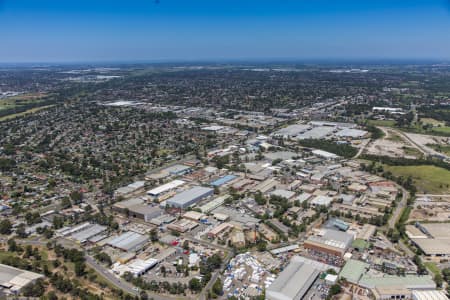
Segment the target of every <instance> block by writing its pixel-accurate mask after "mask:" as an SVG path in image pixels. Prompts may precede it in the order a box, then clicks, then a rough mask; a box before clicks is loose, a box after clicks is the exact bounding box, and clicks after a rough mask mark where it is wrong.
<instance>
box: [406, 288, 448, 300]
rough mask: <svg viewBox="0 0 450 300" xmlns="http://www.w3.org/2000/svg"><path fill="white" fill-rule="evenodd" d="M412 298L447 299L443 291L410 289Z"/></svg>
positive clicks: (419, 299)
mask: <svg viewBox="0 0 450 300" xmlns="http://www.w3.org/2000/svg"><path fill="white" fill-rule="evenodd" d="M412 299H413V300H448V298H447V296H446V295H445V293H444V292H443V291H434V290H431V291H417V290H416V291H412Z"/></svg>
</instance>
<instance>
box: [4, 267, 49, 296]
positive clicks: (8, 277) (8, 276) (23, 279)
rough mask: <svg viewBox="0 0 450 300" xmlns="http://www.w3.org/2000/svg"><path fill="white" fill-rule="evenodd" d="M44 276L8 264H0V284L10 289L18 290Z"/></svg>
mask: <svg viewBox="0 0 450 300" xmlns="http://www.w3.org/2000/svg"><path fill="white" fill-rule="evenodd" d="M42 277H44V276H43V275H41V274H38V273H34V272H30V271H25V270H21V269H18V268H14V267H11V266H8V265H3V264H0V286H4V287H7V288H9V289H10V290H11V291H14V292H16V291H20V290H21V289H22V288H23V287H24V286H26V285H27V284H29V283H31V282H33V281H35V280H36V279H39V278H42Z"/></svg>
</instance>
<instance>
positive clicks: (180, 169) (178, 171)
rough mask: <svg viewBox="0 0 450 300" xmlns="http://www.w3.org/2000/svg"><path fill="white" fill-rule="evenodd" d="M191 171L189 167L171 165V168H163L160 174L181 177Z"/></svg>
mask: <svg viewBox="0 0 450 300" xmlns="http://www.w3.org/2000/svg"><path fill="white" fill-rule="evenodd" d="M191 171H192V168H191V167H188V166H185V165H173V166H171V167H168V168H165V169H164V170H163V171H162V172H164V173H168V174H170V175H177V176H181V175H184V174H187V173H190V172H191Z"/></svg>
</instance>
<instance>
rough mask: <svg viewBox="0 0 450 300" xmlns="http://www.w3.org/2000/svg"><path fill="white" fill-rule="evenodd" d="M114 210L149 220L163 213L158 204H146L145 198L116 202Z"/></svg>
mask: <svg viewBox="0 0 450 300" xmlns="http://www.w3.org/2000/svg"><path fill="white" fill-rule="evenodd" d="M112 209H113V211H116V212H119V213H121V214H126V215H127V216H129V217H132V218H137V219H141V220H144V221H145V222H149V221H150V220H151V219H153V218H156V217H158V216H160V215H161V214H162V210H161V209H160V208H159V207H158V206H153V205H149V204H145V203H144V200H143V199H140V198H132V199H130V200H125V201H120V202H117V203H114V205H113V207H112Z"/></svg>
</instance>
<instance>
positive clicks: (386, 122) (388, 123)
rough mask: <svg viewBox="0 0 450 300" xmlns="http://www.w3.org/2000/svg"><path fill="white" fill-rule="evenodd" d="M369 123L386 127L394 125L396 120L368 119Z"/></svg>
mask: <svg viewBox="0 0 450 300" xmlns="http://www.w3.org/2000/svg"><path fill="white" fill-rule="evenodd" d="M367 123H368V124H369V125H373V126H384V127H394V126H395V121H393V120H369V121H367Z"/></svg>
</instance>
